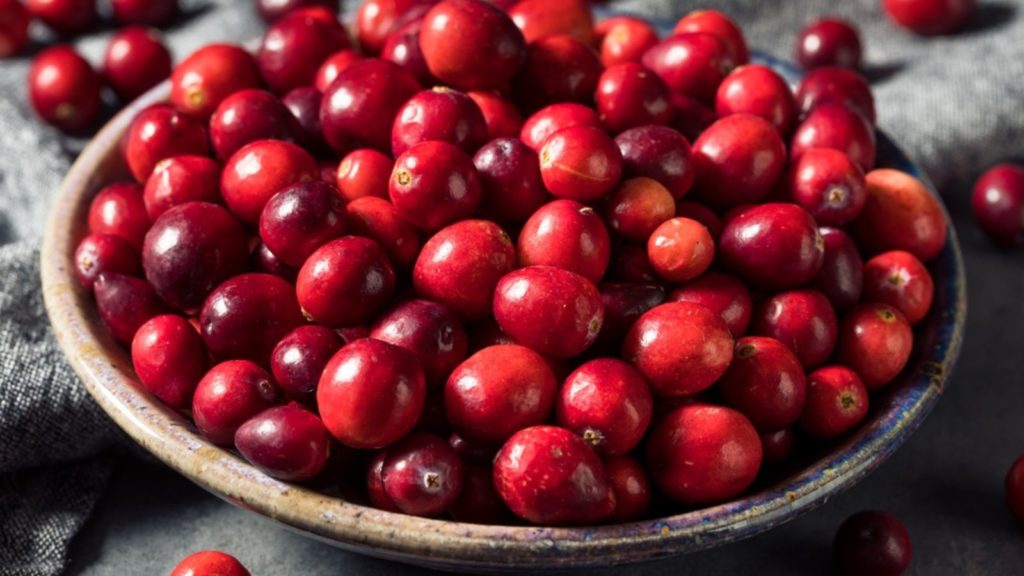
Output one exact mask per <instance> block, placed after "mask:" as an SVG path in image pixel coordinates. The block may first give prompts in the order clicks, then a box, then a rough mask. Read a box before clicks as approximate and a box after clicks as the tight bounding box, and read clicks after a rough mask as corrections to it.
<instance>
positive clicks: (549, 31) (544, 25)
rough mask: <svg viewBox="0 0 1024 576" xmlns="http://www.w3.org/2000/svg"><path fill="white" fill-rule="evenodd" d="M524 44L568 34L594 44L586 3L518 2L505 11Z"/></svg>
mask: <svg viewBox="0 0 1024 576" xmlns="http://www.w3.org/2000/svg"><path fill="white" fill-rule="evenodd" d="M508 13H509V15H510V16H511V17H512V21H513V22H515V23H516V26H518V27H519V29H520V30H522V31H523V36H525V37H526V41H527V42H533V41H535V40H539V39H541V38H544V37H546V36H558V35H563V34H568V35H569V36H573V37H575V38H576V39H577V40H579V41H581V42H583V43H585V44H588V45H590V44H593V43H594V17H593V15H592V14H591V13H590V5H589V3H588V2H587V1H586V0H521V1H520V2H516V3H514V4H513V5H512V6H510V7H509V8H508Z"/></svg>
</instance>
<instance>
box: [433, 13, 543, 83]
mask: <svg viewBox="0 0 1024 576" xmlns="http://www.w3.org/2000/svg"><path fill="white" fill-rule="evenodd" d="M420 49H421V50H422V51H423V57H424V58H425V59H426V61H427V66H428V67H429V68H430V73H431V74H433V75H434V77H436V78H437V79H438V80H440V81H441V82H442V83H445V84H448V85H449V86H451V87H453V88H456V89H459V90H486V89H501V88H503V87H504V86H505V85H506V83H507V82H508V81H509V80H510V79H511V78H512V76H514V75H515V74H516V73H517V72H518V71H519V69H520V68H521V67H522V66H523V64H524V63H525V62H526V40H525V39H524V38H523V33H522V32H520V31H519V28H517V27H516V25H515V23H514V22H512V19H511V18H509V16H508V15H507V14H505V13H504V12H502V11H501V10H500V9H498V8H497V7H495V6H492V5H491V4H489V3H486V2H481V1H479V0H445V1H444V2H441V3H439V4H437V5H435V6H434V7H433V8H431V9H430V11H429V12H427V13H426V15H425V16H424V17H423V27H422V28H421V29H420Z"/></svg>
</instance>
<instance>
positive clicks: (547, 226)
mask: <svg viewBox="0 0 1024 576" xmlns="http://www.w3.org/2000/svg"><path fill="white" fill-rule="evenodd" d="M610 245H611V241H610V239H609V237H608V230H607V229H606V228H605V226H604V222H603V221H602V220H601V216H600V215H598V213H597V212H595V211H594V209H593V208H590V207H589V206H584V205H582V204H580V203H579V202H576V201H573V200H555V201H553V202H550V203H548V204H545V205H544V206H541V207H540V208H538V209H537V211H536V212H534V213H533V216H530V219H529V220H527V221H526V223H525V224H524V225H523V228H522V230H521V231H520V232H519V243H518V248H517V252H518V254H519V263H520V265H522V266H554V267H556V268H561V269H563V270H568V271H570V272H575V273H577V274H580V275H581V276H584V277H586V278H588V279H589V280H590V281H591V282H598V281H599V280H600V279H601V277H602V276H604V272H605V270H606V269H607V268H608V261H609V259H610V258H611V247H610Z"/></svg>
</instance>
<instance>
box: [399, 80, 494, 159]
mask: <svg viewBox="0 0 1024 576" xmlns="http://www.w3.org/2000/svg"><path fill="white" fill-rule="evenodd" d="M427 141H441V142H447V143H449V144H453V145H455V146H457V147H458V148H460V149H461V150H462V151H463V152H465V153H466V154H472V153H474V152H476V150H477V148H479V147H480V146H482V145H483V144H484V142H486V141H487V123H486V122H485V121H484V115H483V113H482V112H480V107H479V106H477V105H476V102H474V101H473V100H472V99H471V98H470V97H469V96H467V95H465V94H463V93H462V92H459V91H457V90H451V89H449V88H445V87H443V86H438V87H435V88H432V89H430V90H424V91H422V92H420V93H419V94H416V95H415V96H413V97H412V98H410V99H409V101H408V102H406V103H405V104H404V105H403V106H402V108H401V109H400V110H399V111H398V114H397V115H396V116H395V123H394V125H393V126H392V128H391V153H392V154H394V155H395V157H398V156H401V155H402V154H404V153H405V152H406V151H407V150H409V149H410V148H412V147H413V146H415V145H417V144H420V143H423V142H427Z"/></svg>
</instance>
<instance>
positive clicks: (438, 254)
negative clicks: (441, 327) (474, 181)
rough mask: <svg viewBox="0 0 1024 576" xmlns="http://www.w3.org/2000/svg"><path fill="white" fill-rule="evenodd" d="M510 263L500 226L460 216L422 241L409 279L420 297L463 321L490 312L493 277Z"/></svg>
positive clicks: (508, 245)
mask: <svg viewBox="0 0 1024 576" xmlns="http://www.w3.org/2000/svg"><path fill="white" fill-rule="evenodd" d="M515 267H516V251H515V246H514V245H513V244H512V240H511V239H510V238H509V237H508V234H506V233H505V231H504V230H502V229H501V228H499V227H498V225H497V224H494V223H493V222H488V221H486V220H464V221H462V222H456V223H455V224H452V225H451V226H448V227H447V228H444V229H442V230H440V231H439V232H437V233H436V234H434V236H433V237H432V238H431V239H430V240H428V241H427V243H426V244H424V245H423V250H422V251H421V252H420V255H419V257H418V258H417V259H416V266H415V268H413V276H412V281H413V286H414V287H415V289H416V293H417V294H419V295H420V296H422V297H423V298H429V299H431V300H434V301H436V302H440V303H441V304H444V305H445V306H447V307H448V308H449V309H450V310H451V311H452V312H455V313H456V314H457V315H458V316H459V317H460V318H462V319H463V320H469V321H472V320H481V319H483V318H484V317H486V316H488V315H489V314H490V313H491V304H492V296H493V294H494V289H495V286H497V285H498V281H499V280H500V279H501V278H502V277H503V276H504V275H505V274H508V273H509V272H511V271H512V270H513V269H514V268H515Z"/></svg>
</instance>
